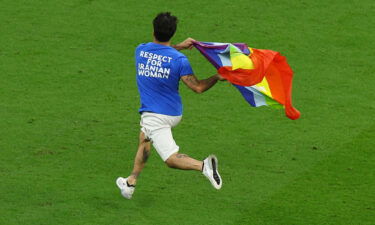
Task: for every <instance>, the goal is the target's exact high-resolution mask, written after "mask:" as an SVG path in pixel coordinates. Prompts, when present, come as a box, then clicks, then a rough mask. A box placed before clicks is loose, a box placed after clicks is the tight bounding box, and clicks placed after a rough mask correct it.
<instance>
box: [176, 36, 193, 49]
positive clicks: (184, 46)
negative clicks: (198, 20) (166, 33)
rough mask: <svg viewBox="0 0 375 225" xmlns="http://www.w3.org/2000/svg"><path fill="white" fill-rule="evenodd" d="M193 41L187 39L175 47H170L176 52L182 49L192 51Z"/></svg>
mask: <svg viewBox="0 0 375 225" xmlns="http://www.w3.org/2000/svg"><path fill="white" fill-rule="evenodd" d="M194 42H195V40H194V39H193V38H187V39H186V40H185V41H183V42H181V43H179V44H177V45H174V46H173V45H172V47H173V48H175V49H177V50H183V49H192V48H193V43H194Z"/></svg>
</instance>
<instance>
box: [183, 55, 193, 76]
mask: <svg viewBox="0 0 375 225" xmlns="http://www.w3.org/2000/svg"><path fill="white" fill-rule="evenodd" d="M190 74H194V72H193V69H192V68H191V66H190V62H189V60H188V59H187V58H186V57H181V58H180V77H182V76H186V75H190Z"/></svg>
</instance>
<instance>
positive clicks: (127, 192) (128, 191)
mask: <svg viewBox="0 0 375 225" xmlns="http://www.w3.org/2000/svg"><path fill="white" fill-rule="evenodd" d="M116 184H117V187H118V188H120V191H121V195H122V196H124V198H127V199H131V198H132V195H133V193H134V190H135V186H133V185H130V186H129V185H128V178H123V177H119V178H117V180H116Z"/></svg>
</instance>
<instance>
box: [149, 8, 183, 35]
mask: <svg viewBox="0 0 375 225" xmlns="http://www.w3.org/2000/svg"><path fill="white" fill-rule="evenodd" d="M152 24H153V25H154V35H155V38H156V40H158V41H160V42H166V41H169V40H170V39H171V38H172V37H173V35H174V33H175V32H176V29H177V17H175V16H172V15H171V13H170V12H164V13H159V14H158V15H157V16H156V17H155V19H154V20H153V21H152Z"/></svg>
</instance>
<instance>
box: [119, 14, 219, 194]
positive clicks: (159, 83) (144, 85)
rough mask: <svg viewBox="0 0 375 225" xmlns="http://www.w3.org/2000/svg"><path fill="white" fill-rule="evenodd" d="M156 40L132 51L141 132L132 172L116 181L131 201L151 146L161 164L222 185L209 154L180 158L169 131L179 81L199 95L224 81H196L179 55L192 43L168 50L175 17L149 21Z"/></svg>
mask: <svg viewBox="0 0 375 225" xmlns="http://www.w3.org/2000/svg"><path fill="white" fill-rule="evenodd" d="M153 27H154V33H153V36H154V41H153V42H149V43H145V44H140V45H139V46H138V47H137V49H136V51H135V58H136V67H137V85H138V90H139V93H140V97H141V107H140V109H139V112H140V114H141V122H140V125H141V132H140V134H139V146H138V151H137V154H136V156H135V159H134V167H133V171H132V173H131V174H130V176H128V177H127V178H123V177H119V178H117V180H116V184H117V186H118V187H119V188H120V190H121V194H122V195H123V196H124V197H125V198H127V199H130V198H131V197H132V195H133V192H134V190H135V185H136V183H137V179H138V176H139V174H140V173H141V171H142V169H143V167H144V166H145V163H146V161H147V158H148V157H149V155H150V150H151V145H150V143H151V142H152V144H153V146H154V148H155V149H156V151H157V152H158V153H159V155H160V157H161V158H162V160H163V161H164V162H165V163H166V164H167V165H168V166H169V167H170V168H176V169H181V170H197V171H202V173H203V174H204V175H205V176H206V177H207V178H208V180H209V181H210V182H211V184H212V185H213V186H214V188H216V189H220V188H221V186H222V180H221V177H220V175H219V172H218V160H217V158H216V157H215V156H214V155H209V156H208V157H207V158H206V159H204V160H203V161H199V160H196V159H194V158H191V157H189V156H187V155H185V154H182V153H179V146H178V145H177V144H176V142H175V141H174V139H173V136H172V131H171V128H172V127H174V126H176V125H177V124H178V123H179V122H180V120H181V117H182V103H181V97H180V95H179V91H178V88H179V81H180V79H181V80H182V81H183V82H184V83H185V84H186V85H187V86H188V87H189V88H190V89H191V90H193V91H194V92H196V93H203V92H205V91H207V90H208V89H210V88H211V87H212V86H214V85H215V84H216V83H217V81H218V80H224V79H223V78H222V77H221V76H220V75H218V74H216V75H213V76H211V77H209V78H207V79H204V80H198V79H197V77H196V76H195V75H194V73H193V70H192V68H191V66H190V63H189V61H188V59H187V58H186V56H185V55H184V54H182V53H180V52H179V51H178V50H183V49H191V48H192V47H193V42H194V40H193V39H191V38H188V39H186V40H185V41H183V42H181V43H180V44H177V45H171V38H172V36H173V35H174V33H175V31H176V29H177V18H176V17H175V16H172V15H171V14H170V13H169V12H166V13H159V14H158V15H157V16H156V17H155V19H154V20H153Z"/></svg>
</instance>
